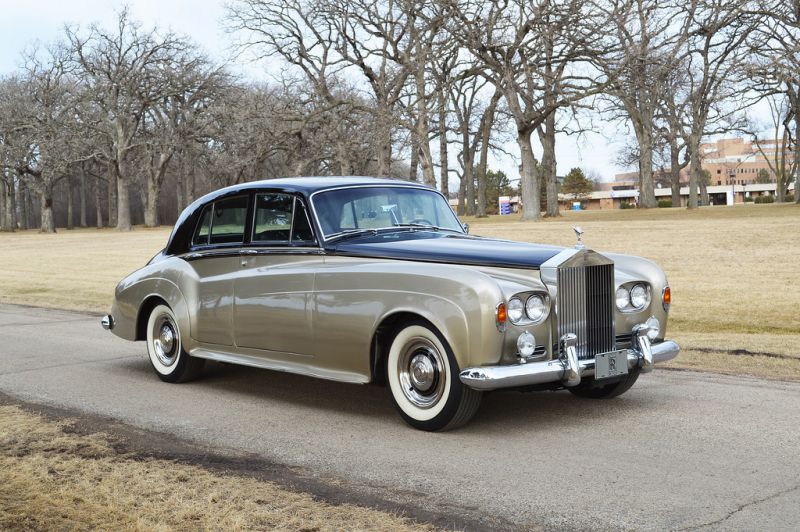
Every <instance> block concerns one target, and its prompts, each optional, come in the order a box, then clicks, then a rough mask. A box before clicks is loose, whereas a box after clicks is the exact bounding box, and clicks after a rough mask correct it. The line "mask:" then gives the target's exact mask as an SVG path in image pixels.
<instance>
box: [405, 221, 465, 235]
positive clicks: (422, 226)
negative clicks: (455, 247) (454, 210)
mask: <svg viewBox="0 0 800 532" xmlns="http://www.w3.org/2000/svg"><path fill="white" fill-rule="evenodd" d="M395 227H410V228H412V229H428V230H429V231H448V232H450V233H459V234H461V233H462V231H459V230H458V229H450V228H449V227H439V226H438V225H431V224H421V223H414V222H406V223H402V224H397V225H395Z"/></svg>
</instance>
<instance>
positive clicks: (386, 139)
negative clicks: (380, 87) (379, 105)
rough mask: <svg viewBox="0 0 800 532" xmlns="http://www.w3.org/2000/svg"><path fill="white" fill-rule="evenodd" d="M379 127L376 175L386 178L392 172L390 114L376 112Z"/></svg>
mask: <svg viewBox="0 0 800 532" xmlns="http://www.w3.org/2000/svg"><path fill="white" fill-rule="evenodd" d="M378 120H379V125H380V127H381V130H382V131H381V132H380V139H379V141H378V142H379V143H380V144H379V146H378V175H379V176H381V177H386V176H388V175H389V173H390V172H391V170H392V126H391V124H392V120H391V112H390V111H388V110H386V109H380V110H379V112H378Z"/></svg>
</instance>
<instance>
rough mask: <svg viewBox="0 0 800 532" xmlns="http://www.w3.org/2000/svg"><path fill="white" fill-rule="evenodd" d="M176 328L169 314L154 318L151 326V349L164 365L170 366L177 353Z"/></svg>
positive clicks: (177, 339)
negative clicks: (152, 326)
mask: <svg viewBox="0 0 800 532" xmlns="http://www.w3.org/2000/svg"><path fill="white" fill-rule="evenodd" d="M179 343H180V342H179V338H178V329H177V327H175V324H174V323H173V322H172V319H171V318H170V317H169V316H162V317H161V318H159V319H158V320H156V325H155V327H154V328H153V350H154V351H155V353H156V356H157V357H158V360H159V361H160V362H161V363H162V364H164V365H165V366H171V365H172V364H174V363H175V361H176V360H177V358H178V357H177V354H178V344H179Z"/></svg>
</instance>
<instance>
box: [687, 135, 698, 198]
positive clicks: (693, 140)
mask: <svg viewBox="0 0 800 532" xmlns="http://www.w3.org/2000/svg"><path fill="white" fill-rule="evenodd" d="M686 149H687V150H689V203H688V205H687V208H689V209H696V208H697V203H698V202H697V200H698V197H697V189H698V186H699V184H700V180H701V179H702V168H701V167H700V138H699V137H696V136H695V135H690V138H689V145H688V146H686Z"/></svg>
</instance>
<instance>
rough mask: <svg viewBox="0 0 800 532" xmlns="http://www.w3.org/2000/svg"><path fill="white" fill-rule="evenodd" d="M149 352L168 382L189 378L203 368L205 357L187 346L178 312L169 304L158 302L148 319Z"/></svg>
mask: <svg viewBox="0 0 800 532" xmlns="http://www.w3.org/2000/svg"><path fill="white" fill-rule="evenodd" d="M147 354H148V356H149V357H150V363H151V364H152V366H153V369H154V370H155V372H156V375H158V377H159V378H160V379H161V380H162V381H165V382H186V381H189V380H192V379H194V378H196V377H197V376H198V375H199V374H200V371H201V370H202V369H203V363H204V360H203V359H199V358H194V357H191V356H189V353H187V352H186V351H185V350H184V349H183V342H182V341H181V332H180V329H179V328H178V320H177V318H176V317H175V313H173V312H172V309H171V308H169V307H168V306H167V305H156V307H155V308H153V310H152V311H151V312H150V316H149V318H148V320H147Z"/></svg>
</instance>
